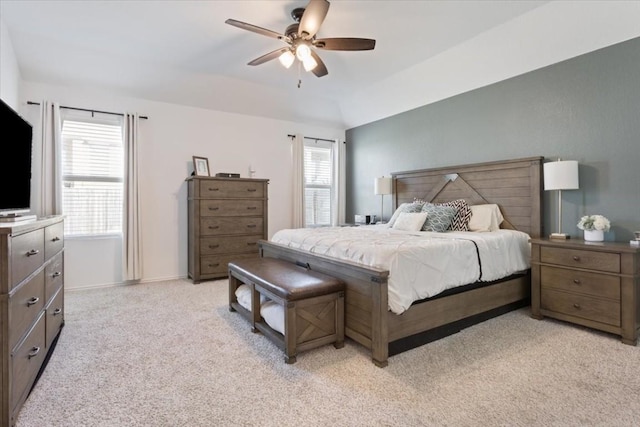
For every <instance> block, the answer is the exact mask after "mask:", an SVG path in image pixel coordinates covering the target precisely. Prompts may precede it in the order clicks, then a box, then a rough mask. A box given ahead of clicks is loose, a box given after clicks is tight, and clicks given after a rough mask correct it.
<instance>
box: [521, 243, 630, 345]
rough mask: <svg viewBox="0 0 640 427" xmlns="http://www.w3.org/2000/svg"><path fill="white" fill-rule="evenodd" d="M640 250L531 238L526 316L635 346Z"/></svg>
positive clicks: (615, 244) (616, 245) (624, 244)
mask: <svg viewBox="0 0 640 427" xmlns="http://www.w3.org/2000/svg"><path fill="white" fill-rule="evenodd" d="M639 301H640V248H638V247H635V246H631V245H629V244H628V243H617V242H584V241H582V240H573V239H571V240H566V241H559V240H549V239H531V316H532V317H534V318H536V319H542V318H543V317H545V316H548V317H552V318H554V319H559V320H564V321H567V322H572V323H575V324H578V325H582V326H587V327H590V328H594V329H598V330H601V331H605V332H610V333H613V334H616V335H620V336H621V337H622V342H623V343H625V344H630V345H636V343H637V341H638V332H639V331H640V303H639Z"/></svg>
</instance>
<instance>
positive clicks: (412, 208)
mask: <svg viewBox="0 0 640 427" xmlns="http://www.w3.org/2000/svg"><path fill="white" fill-rule="evenodd" d="M422 205H424V203H423V202H411V203H403V204H401V205H400V206H398V208H397V209H396V211H395V212H394V213H393V215H391V218H390V219H389V223H388V224H389V227H393V224H395V222H396V220H397V219H398V217H399V216H400V214H401V213H402V212H420V210H421V209H422Z"/></svg>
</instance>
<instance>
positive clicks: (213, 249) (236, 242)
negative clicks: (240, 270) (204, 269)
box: [200, 235, 262, 255]
mask: <svg viewBox="0 0 640 427" xmlns="http://www.w3.org/2000/svg"><path fill="white" fill-rule="evenodd" d="M260 239H262V235H255V236H238V237H231V236H229V237H203V238H202V239H200V254H202V255H215V254H224V253H229V252H240V253H242V252H257V251H258V240H260Z"/></svg>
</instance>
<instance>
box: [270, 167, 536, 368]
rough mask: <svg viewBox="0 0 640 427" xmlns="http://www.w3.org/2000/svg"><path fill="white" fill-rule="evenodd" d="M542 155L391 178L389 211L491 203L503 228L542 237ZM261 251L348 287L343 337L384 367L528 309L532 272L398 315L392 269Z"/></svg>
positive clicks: (462, 289) (280, 247) (289, 251)
mask: <svg viewBox="0 0 640 427" xmlns="http://www.w3.org/2000/svg"><path fill="white" fill-rule="evenodd" d="M542 161H543V158H542V157H531V158H524V159H515V160H504V161H498V162H488V163H479V164H469V165H461V166H452V167H441V168H433V169H424V170H416V171H409V172H397V173H393V174H392V177H393V184H394V200H393V201H394V203H393V204H394V209H395V207H397V206H399V205H401V204H402V203H407V202H412V201H413V200H414V199H422V200H424V201H426V202H432V203H444V202H448V201H453V200H458V199H464V200H466V201H467V203H468V204H470V205H479V204H490V203H495V204H497V205H498V206H499V207H500V211H501V212H502V214H503V216H504V221H503V222H502V224H501V228H503V229H513V230H518V231H521V232H524V233H526V234H527V235H528V236H531V237H539V236H540V235H541V232H542V216H541V208H542V201H541V188H542V185H541V180H542V178H541V177H542V173H541V172H542ZM259 245H260V253H261V256H264V257H274V258H280V259H284V260H287V261H290V262H294V263H297V264H299V265H304V266H306V267H307V268H310V269H312V270H316V271H320V272H323V273H326V274H330V275H332V276H335V277H338V278H340V279H342V280H343V281H344V282H345V283H346V285H347V290H346V295H345V334H346V336H348V337H349V338H351V339H353V340H354V341H356V342H358V343H360V344H362V345H363V346H365V347H366V348H367V349H368V350H369V351H370V352H371V357H372V360H373V362H374V363H375V364H376V365H378V366H381V367H384V366H386V365H387V364H388V358H389V356H391V355H394V354H397V353H400V352H402V351H405V350H407V349H410V348H414V347H416V346H418V345H422V344H424V343H426V342H429V341H433V340H434V339H438V338H441V337H442V336H446V335H449V334H451V333H455V332H457V331H459V330H461V329H462V328H464V327H467V326H470V325H472V324H475V323H478V322H481V321H484V320H486V319H488V318H491V317H494V316H496V315H499V314H502V313H505V312H507V311H509V310H513V309H515V308H518V307H522V306H525V305H526V304H528V301H529V298H530V286H531V285H530V273H529V270H528V269H527V270H525V271H522V272H517V273H514V274H511V275H509V276H508V277H505V278H501V279H499V280H494V281H490V282H486V281H475V282H473V283H468V284H466V285H464V286H458V287H455V288H453V289H449V290H446V291H444V292H441V293H438V294H437V295H435V296H433V297H431V298H426V299H423V300H420V301H417V302H415V303H413V304H411V305H410V306H409V307H408V308H406V310H404V311H402V313H401V314H396V313H394V312H393V311H391V310H390V309H389V270H388V269H385V268H376V267H371V266H367V265H363V264H361V263H358V262H354V261H352V260H340V259H337V258H334V257H332V256H327V255H323V254H317V253H311V252H308V251H305V250H303V249H298V248H293V247H289V246H288V245H285V244H281V243H276V242H273V241H261V242H260V243H259Z"/></svg>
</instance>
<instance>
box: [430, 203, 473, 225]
mask: <svg viewBox="0 0 640 427" xmlns="http://www.w3.org/2000/svg"><path fill="white" fill-rule="evenodd" d="M436 205H439V206H452V207H454V208H456V210H457V212H456V214H455V215H454V217H453V220H452V221H451V230H453V231H469V220H470V219H471V208H470V207H469V205H468V204H467V202H466V201H465V200H464V199H458V200H454V201H452V202H445V203H436Z"/></svg>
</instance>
